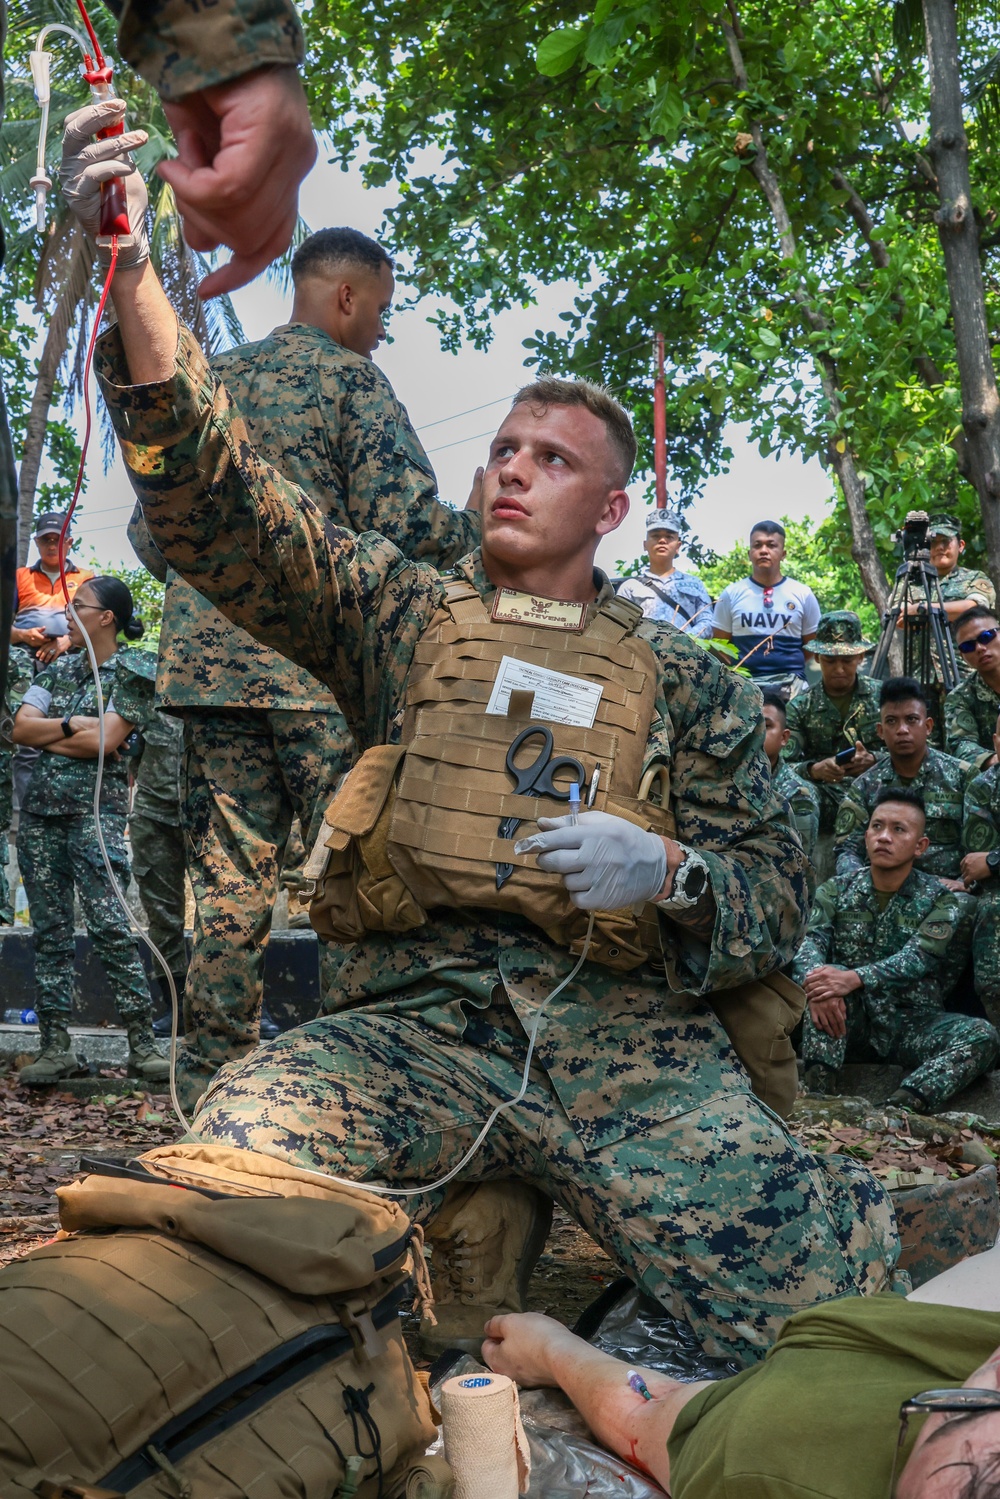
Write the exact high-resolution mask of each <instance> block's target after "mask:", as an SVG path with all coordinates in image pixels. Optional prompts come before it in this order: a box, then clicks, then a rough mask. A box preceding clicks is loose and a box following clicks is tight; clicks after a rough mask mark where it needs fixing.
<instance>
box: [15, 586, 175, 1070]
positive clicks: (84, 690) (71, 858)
mask: <svg viewBox="0 0 1000 1499" xmlns="http://www.w3.org/2000/svg"><path fill="white" fill-rule="evenodd" d="M73 602H74V607H75V609H76V610H77V612H78V613H79V616H80V619H81V620H82V621H83V630H85V631H86V633H87V635H88V636H89V637H90V641H91V643H92V645H93V648H94V653H95V655H96V657H97V662H98V667H99V670H100V678H101V691H102V694H103V698H104V705H105V713H106V717H105V725H104V727H105V755H106V757H107V758H106V759H105V762H104V772H103V779H102V783H101V804H100V805H101V827H102V830H103V833H104V840H105V844H106V846H107V850H108V856H109V859H110V861H111V867H112V869H113V870H114V872H115V876H116V878H117V880H118V883H119V885H120V886H121V888H122V889H123V890H124V889H125V888H126V887H127V885H128V876H129V866H128V855H127V853H126V851H125V819H126V817H127V815H128V761H129V757H128V754H127V753H125V750H126V741H127V740H128V738H129V736H130V735H131V734H132V732H133V730H134V729H136V728H137V727H138V728H141V727H142V725H143V724H144V723H145V721H146V719H147V718H148V717H149V715H150V713H151V712H152V706H153V677H154V672H155V661H154V658H153V656H152V655H151V654H150V653H149V652H148V651H141V650H136V649H134V648H131V647H125V648H124V649H121V650H119V649H118V635H119V633H121V632H124V634H125V636H126V638H127V639H130V640H135V639H138V637H139V636H140V635H141V634H142V621H141V620H139V619H136V618H135V616H134V614H133V610H132V595H131V593H130V592H129V590H128V589H127V588H126V586H125V584H124V583H122V582H121V581H120V580H119V579H117V578H91V579H89V580H88V581H87V582H86V583H83V584H81V586H80V588H79V589H78V591H77V594H76V598H75V599H74V601H73ZM68 626H69V637H70V647H71V654H69V655H67V656H65V657H62V658H61V659H60V660H59V661H58V662H56V663H55V664H54V665H52V666H49V667H46V668H45V669H44V670H43V671H41V672H40V673H39V674H38V676H37V677H36V678H35V680H34V682H33V683H32V685H31V686H30V687H29V688H28V690H27V691H26V692H25V694H24V697H23V699H22V701H21V706H20V708H19V709H18V711H17V717H16V718H15V720H14V735H13V737H14V743H15V744H31V745H33V746H34V747H36V748H37V749H39V750H41V751H42V753H41V754H40V755H39V757H38V760H37V761H36V762H35V768H34V770H33V772H32V775H31V780H30V782H29V783H28V789H27V792H26V793H25V797H24V801H23V803H22V806H21V813H20V821H19V823H18V829H17V857H18V864H19V867H20V870H21V877H22V878H23V880H24V886H25V889H26V891H27V894H28V902H29V905H30V908H31V924H32V927H33V928H34V934H35V996H36V997H35V1009H36V1011H37V1012H38V1024H39V1031H40V1038H41V1051H40V1053H39V1056H38V1059H37V1060H36V1061H34V1062H32V1063H31V1064H29V1065H28V1066H27V1067H23V1068H22V1069H21V1072H20V1079H21V1081H22V1082H24V1083H28V1084H30V1085H32V1086H36V1087H42V1086H45V1085H48V1084H51V1083H55V1082H58V1081H59V1080H60V1079H61V1078H64V1077H78V1076H79V1075H80V1074H81V1073H84V1072H86V1071H87V1065H86V1061H85V1059H84V1058H83V1057H81V1056H78V1055H77V1054H76V1053H75V1052H74V1051H73V1050H72V1046H71V1041H70V1035H69V1025H70V1020H71V1017H72V1013H73V999H74V987H75V986H74V980H73V973H74V968H75V951H74V946H75V944H74V935H73V893H74V889H75V890H76V893H77V894H78V895H79V898H80V905H81V907H82V908H83V918H84V921H85V922H86V926H87V931H88V933H89V935H90V940H91V942H92V943H93V946H94V951H95V952H96V954H97V956H98V958H99V959H100V962H101V965H102V967H103V968H104V971H105V973H106V974H107V976H108V980H109V982H110V984H111V990H112V993H113V995H114V1001H115V1008H116V1010H117V1011H118V1016H119V1018H120V1020H121V1021H122V1024H123V1025H124V1026H125V1027H126V1030H127V1032H128V1073H129V1076H130V1077H138V1078H141V1079H142V1081H143V1082H146V1083H162V1082H164V1081H165V1080H166V1078H167V1076H168V1074H169V1068H168V1066H167V1063H166V1061H165V1060H164V1058H163V1057H161V1056H160V1054H159V1052H158V1051H157V1050H156V1046H155V1043H154V1041H153V1032H152V1029H151V1021H152V1015H151V1004H152V1001H151V1000H150V996H149V985H148V983H147V982H146V975H145V971H144V970H143V966H142V962H141V961H140V958H139V950H138V946H137V944H136V939H135V937H134V936H133V934H132V932H131V930H130V929H129V924H128V919H127V917H126V915H125V913H124V911H123V910H122V908H121V906H120V905H119V902H118V898H117V896H116V895H115V892H114V888H113V886H112V883H111V880H110V878H109V876H108V873H107V870H106V869H105V866H104V860H103V858H102V856H101V850H100V844H99V841H98V836H97V829H96V826H95V820H94V795H95V792H96V789H97V763H98V750H99V725H98V718H97V689H96V687H95V685H94V681H93V677H92V675H91V668H90V661H89V658H88V656H87V654H86V651H85V649H84V648H83V647H84V640H83V633H82V631H81V627H80V625H79V624H78V623H77V620H76V618H75V617H74V616H72V615H71V616H70V617H69V620H68Z"/></svg>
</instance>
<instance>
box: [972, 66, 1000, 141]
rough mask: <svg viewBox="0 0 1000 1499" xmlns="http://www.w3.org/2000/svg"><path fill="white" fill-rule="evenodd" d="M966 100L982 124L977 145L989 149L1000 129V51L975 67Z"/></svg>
mask: <svg viewBox="0 0 1000 1499" xmlns="http://www.w3.org/2000/svg"><path fill="white" fill-rule="evenodd" d="M965 102H966V104H967V105H968V107H969V108H970V109H971V110H972V113H973V114H974V115H975V118H976V123H977V124H978V125H979V126H980V132H979V137H978V139H977V145H978V146H979V149H980V150H983V151H989V150H990V147H991V145H992V142H993V141H994V139H995V137H996V132H997V130H998V129H1000V52H994V53H993V55H992V57H988V58H987V59H986V61H985V62H984V63H983V64H982V66H981V67H978V68H976V69H975V71H974V72H973V74H972V76H971V77H970V79H969V82H968V85H967V87H966V90H965Z"/></svg>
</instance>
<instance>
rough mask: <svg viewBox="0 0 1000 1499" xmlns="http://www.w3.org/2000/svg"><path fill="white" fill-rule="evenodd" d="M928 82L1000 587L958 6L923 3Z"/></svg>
mask: <svg viewBox="0 0 1000 1499" xmlns="http://www.w3.org/2000/svg"><path fill="white" fill-rule="evenodd" d="M923 9H924V27H925V30H926V33H927V61H928V64H929V68H930V84H931V139H930V147H929V150H928V155H929V156H930V159H931V161H932V162H933V163H934V168H935V171H936V172H937V179H938V201H939V204H940V207H939V209H938V214H937V221H938V232H939V234H940V236H941V246H942V249H943V251H944V264H945V271H946V273H947V276H948V294H949V297H950V299H951V316H952V324H953V326H954V329H955V352H956V355H957V359H958V375H959V381H960V383H961V387H962V427H963V430H964V432H965V440H966V445H967V446H966V454H967V457H968V461H969V471H970V472H969V477H970V478H971V480H972V482H973V484H974V485H975V486H976V492H977V494H978V495H979V506H980V509H981V511H982V515H983V531H984V533H985V536H986V552H987V559H988V566H989V571H990V575H991V576H992V578H993V581H994V583H1000V506H998V504H997V498H998V496H1000V396H998V394H997V380H996V372H995V371H994V368H993V360H992V358H991V355H990V340H989V332H988V329H987V326H986V297H985V294H984V291H983V273H982V267H981V265H980V261H979V231H978V230H977V228H976V220H975V216H974V214H973V211H972V187H971V183H970V181H969V141H968V137H967V136H966V134H965V122H964V120H963V117H962V84H961V79H960V77H959V67H958V28H957V25H956V20H955V5H954V0H923Z"/></svg>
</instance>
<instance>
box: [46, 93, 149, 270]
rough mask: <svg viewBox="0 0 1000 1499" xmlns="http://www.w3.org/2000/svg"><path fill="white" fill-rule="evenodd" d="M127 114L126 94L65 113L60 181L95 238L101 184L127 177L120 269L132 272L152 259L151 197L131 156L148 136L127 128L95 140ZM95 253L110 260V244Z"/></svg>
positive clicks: (73, 210)
mask: <svg viewBox="0 0 1000 1499" xmlns="http://www.w3.org/2000/svg"><path fill="white" fill-rule="evenodd" d="M124 113H125V103H124V101H123V100H122V99H106V100H104V101H103V102H102V103H100V104H88V105H87V106H86V108H84V109H75V110H74V111H73V113H72V114H69V115H67V116H66V128H65V130H64V131H63V155H62V164H61V166H60V168H59V180H60V182H61V183H62V190H63V197H64V198H65V199H66V202H67V204H68V206H69V208H70V211H71V212H72V213H73V214H74V216H75V217H76V218H77V219H78V221H79V222H80V224H81V225H82V226H83V229H84V232H85V233H86V234H87V235H89V237H90V238H91V239H96V238H97V236H98V234H99V233H100V229H101V183H102V182H109V181H110V180H111V178H112V177H122V178H123V179H124V181H125V194H126V198H127V200H128V222H129V230H130V238H131V243H129V242H128V241H126V242H125V243H124V244H123V243H122V242H121V241H120V240H119V244H118V269H119V270H121V271H128V270H134V269H135V268H136V267H137V266H140V265H142V264H143V262H144V261H146V260H148V259H149V240H148V239H147V237H146V208H147V206H148V204H149V198H148V196H147V194H146V184H145V183H144V182H143V180H142V178H141V177H140V176H139V173H138V172H137V171H136V167H135V163H134V162H132V161H130V160H129V158H128V152H129V151H134V150H135V149H136V147H137V146H143V145H145V143H146V141H147V140H148V139H149V137H148V136H147V134H146V132H145V130H128V131H126V132H125V134H124V135H112V136H109V137H108V139H107V140H103V141H98V140H94V136H95V135H96V134H97V132H98V130H105V129H107V127H108V126H109V125H114V124H115V123H116V122H117V121H118V120H120V119H121V117H122V115H123V114H124ZM97 254H98V258H99V259H100V260H101V262H102V263H103V264H104V265H108V264H109V263H110V261H111V249H110V246H108V247H106V248H105V247H103V246H102V247H101V248H99V249H98V252H97Z"/></svg>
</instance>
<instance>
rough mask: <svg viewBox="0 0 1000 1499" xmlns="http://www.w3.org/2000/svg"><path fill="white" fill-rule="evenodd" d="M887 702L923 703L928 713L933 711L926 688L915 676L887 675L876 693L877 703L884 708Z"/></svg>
mask: <svg viewBox="0 0 1000 1499" xmlns="http://www.w3.org/2000/svg"><path fill="white" fill-rule="evenodd" d="M887 703H923V705H924V709H925V710H926V712H927V713H928V714H929V713H931V712H932V711H933V706H934V705H933V703H932V701H931V698H930V695H929V694H928V692H927V690H926V689H925V688H924V687H923V686H922V685H921V683H920V682H918V680H917V678H916V677H887V678H886V680H885V681H884V682H883V683H882V691H881V692H880V693H879V695H878V705H879V707H880V708H884V707H885V705H886V704H887Z"/></svg>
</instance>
